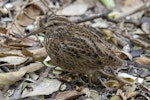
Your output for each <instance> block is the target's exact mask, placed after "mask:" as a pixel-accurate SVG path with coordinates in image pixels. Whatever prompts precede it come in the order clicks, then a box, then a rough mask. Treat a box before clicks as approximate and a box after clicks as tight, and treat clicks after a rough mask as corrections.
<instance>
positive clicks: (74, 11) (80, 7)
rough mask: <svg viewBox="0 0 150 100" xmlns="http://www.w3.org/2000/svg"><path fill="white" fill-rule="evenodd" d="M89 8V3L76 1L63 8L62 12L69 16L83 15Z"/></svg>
mask: <svg viewBox="0 0 150 100" xmlns="http://www.w3.org/2000/svg"><path fill="white" fill-rule="evenodd" d="M87 9H88V5H87V4H85V3H83V4H82V3H81V4H79V3H75V4H70V5H69V6H67V7H65V8H64V9H63V10H62V14H63V15H67V16H70V15H71V16H74V15H82V14H84V13H85V12H86V10H87Z"/></svg>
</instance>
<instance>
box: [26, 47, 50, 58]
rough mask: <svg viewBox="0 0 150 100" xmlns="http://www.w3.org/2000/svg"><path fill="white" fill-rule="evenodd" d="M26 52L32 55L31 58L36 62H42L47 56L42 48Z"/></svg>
mask: <svg viewBox="0 0 150 100" xmlns="http://www.w3.org/2000/svg"><path fill="white" fill-rule="evenodd" d="M28 51H29V52H31V53H33V58H34V59H35V60H38V61H41V60H42V61H43V59H45V58H46V57H47V56H48V54H47V52H46V50H45V48H44V47H43V48H39V49H34V50H28Z"/></svg>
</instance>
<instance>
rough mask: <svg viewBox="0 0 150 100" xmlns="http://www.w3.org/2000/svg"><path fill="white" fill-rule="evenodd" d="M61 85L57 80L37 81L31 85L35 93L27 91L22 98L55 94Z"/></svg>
mask: <svg viewBox="0 0 150 100" xmlns="http://www.w3.org/2000/svg"><path fill="white" fill-rule="evenodd" d="M60 85H61V82H60V81H58V80H56V79H47V78H42V79H40V80H38V81H36V83H33V84H30V86H31V87H32V90H33V91H30V90H26V89H25V91H23V93H22V95H21V97H22V98H25V97H29V96H37V95H49V94H52V93H53V92H56V91H58V90H59V87H60Z"/></svg>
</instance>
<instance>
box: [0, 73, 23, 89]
mask: <svg viewBox="0 0 150 100" xmlns="http://www.w3.org/2000/svg"><path fill="white" fill-rule="evenodd" d="M25 73H26V71H17V72H9V73H0V80H1V81H0V88H4V86H9V85H11V84H14V83H15V82H16V81H18V80H20V79H21V78H22V77H23V76H24V75H25Z"/></svg>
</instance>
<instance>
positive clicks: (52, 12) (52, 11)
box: [40, 0, 56, 15]
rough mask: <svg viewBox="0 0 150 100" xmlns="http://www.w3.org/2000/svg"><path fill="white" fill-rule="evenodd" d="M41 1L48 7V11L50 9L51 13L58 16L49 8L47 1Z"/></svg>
mask: <svg viewBox="0 0 150 100" xmlns="http://www.w3.org/2000/svg"><path fill="white" fill-rule="evenodd" d="M40 1H41V2H42V3H43V4H44V5H45V6H46V7H47V9H48V10H49V11H51V13H52V14H53V15H56V14H55V13H54V12H53V11H52V10H51V9H50V8H49V7H48V5H47V3H46V1H45V0H40Z"/></svg>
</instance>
